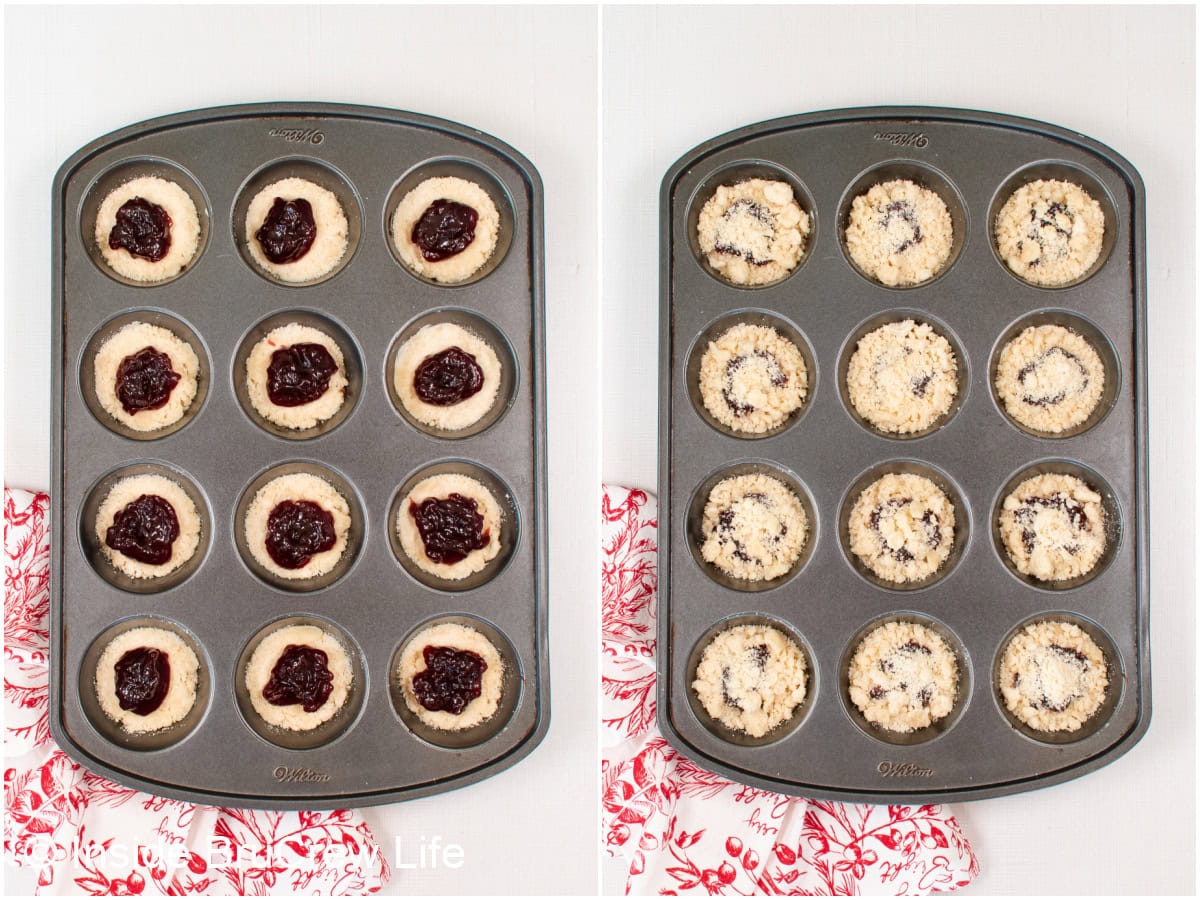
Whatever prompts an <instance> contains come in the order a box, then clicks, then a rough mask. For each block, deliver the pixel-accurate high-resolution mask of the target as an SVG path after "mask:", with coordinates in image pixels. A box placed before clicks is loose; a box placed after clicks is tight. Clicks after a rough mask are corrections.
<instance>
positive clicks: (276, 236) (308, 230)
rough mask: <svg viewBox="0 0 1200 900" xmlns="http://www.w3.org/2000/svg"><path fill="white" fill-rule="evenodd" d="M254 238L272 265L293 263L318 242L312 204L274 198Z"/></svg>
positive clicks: (297, 200) (300, 200)
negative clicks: (315, 241)
mask: <svg viewBox="0 0 1200 900" xmlns="http://www.w3.org/2000/svg"><path fill="white" fill-rule="evenodd" d="M254 236H255V237H256V238H258V243H259V246H261V247H262V251H263V256H265V257H266V258H267V259H269V260H270V261H271V262H273V263H275V265H277V266H278V265H281V264H283V263H290V262H295V261H296V260H298V259H300V258H301V257H303V256H304V254H305V253H307V252H308V251H309V248H311V247H312V245H313V241H314V240H316V238H317V223H316V220H315V219H313V211H312V204H311V203H309V202H308V201H307V200H305V199H304V198H303V197H298V198H297V199H295V200H284V199H283V198H282V197H276V198H275V202H274V203H273V204H272V205H271V209H270V211H269V212H268V213H267V217H266V218H265V219H263V223H262V227H260V228H259V229H258V232H257V233H256V234H255V235H254Z"/></svg>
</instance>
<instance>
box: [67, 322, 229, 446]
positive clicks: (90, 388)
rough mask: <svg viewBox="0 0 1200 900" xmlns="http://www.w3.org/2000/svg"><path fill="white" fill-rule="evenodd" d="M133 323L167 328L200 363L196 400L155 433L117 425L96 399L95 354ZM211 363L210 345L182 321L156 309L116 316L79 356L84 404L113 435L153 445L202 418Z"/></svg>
mask: <svg viewBox="0 0 1200 900" xmlns="http://www.w3.org/2000/svg"><path fill="white" fill-rule="evenodd" d="M134 322H144V323H146V324H147V325H156V326H158V327H159V328H165V329H166V330H167V331H169V332H171V333H172V334H174V335H175V336H176V337H177V338H179V339H180V340H181V341H183V342H184V343H185V344H187V345H188V346H189V347H191V348H192V350H193V351H194V352H195V354H196V360H197V361H198V363H199V367H198V368H197V371H196V396H195V397H193V398H192V402H191V404H189V406H188V408H187V410H186V411H184V414H183V416H182V417H181V418H180V419H179V420H178V421H177V422H172V423H171V424H170V425H164V426H163V427H162V428H157V429H155V430H154V431H135V430H134V429H132V428H130V427H129V426H128V425H126V424H125V423H124V422H118V421H117V420H116V419H114V418H113V417H112V416H111V415H109V413H108V410H106V409H105V408H104V407H103V405H101V403H100V398H99V397H97V396H96V354H97V353H99V352H100V348H101V347H103V346H104V344H105V343H106V342H107V341H108V340H109V339H110V338H111V337H112V336H113V335H115V334H116V333H117V332H118V331H120V330H121V329H122V328H124V327H125V326H127V325H130V324H132V323H134ZM211 359H212V358H211V355H210V354H209V351H208V345H207V344H205V343H204V341H203V340H202V339H201V337H200V335H199V334H198V333H197V332H196V330H195V329H194V328H192V326H191V325H189V324H188V323H187V322H185V321H184V320H183V319H180V318H179V317H178V316H176V315H174V314H173V313H168V312H165V311H164V310H161V309H157V308H154V307H138V308H136V309H131V310H127V311H125V312H122V313H120V314H118V315H115V316H113V317H112V318H111V319H109V320H108V321H106V322H104V323H102V324H101V325H100V326H99V327H98V328H97V329H96V330H95V331H94V332H92V336H91V337H89V338H88V340H87V343H86V344H84V347H83V352H82V353H81V354H80V356H79V390H80V393H81V394H82V395H83V403H84V405H85V406H86V407H87V408H88V412H90V413H91V414H92V416H93V417H94V418H95V419H96V421H97V422H99V423H100V424H101V425H103V426H104V427H105V428H107V429H108V430H109V431H111V432H112V433H113V434H118V435H120V436H121V437H125V438H129V439H130V440H134V441H154V440H158V439H159V438H164V437H166V436H167V435H170V434H174V433H175V432H177V431H179V430H180V429H182V428H184V427H185V426H186V425H188V423H190V422H191V421H192V420H193V419H194V418H196V416H198V415H199V414H200V411H201V409H202V408H203V407H204V401H205V400H207V399H208V386H209V384H210V383H211V382H212V361H211Z"/></svg>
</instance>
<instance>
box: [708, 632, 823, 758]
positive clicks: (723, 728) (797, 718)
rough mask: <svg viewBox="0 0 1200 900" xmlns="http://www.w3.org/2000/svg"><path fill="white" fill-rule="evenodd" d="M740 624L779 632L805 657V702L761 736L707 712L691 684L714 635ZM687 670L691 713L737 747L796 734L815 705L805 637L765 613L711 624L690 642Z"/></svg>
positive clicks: (816, 683)
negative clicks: (760, 626) (750, 733)
mask: <svg viewBox="0 0 1200 900" xmlns="http://www.w3.org/2000/svg"><path fill="white" fill-rule="evenodd" d="M739 625H763V626H766V627H769V628H774V629H776V630H777V631H780V632H782V633H783V634H784V635H786V636H787V637H788V638H790V639H791V640H792V641H793V643H795V645H796V646H797V647H798V648H800V655H801V656H802V657H803V658H804V671H805V688H804V702H803V703H801V704H800V705H799V706H798V707H796V708H795V709H794V710H792V715H791V717H790V718H789V719H787V721H785V722H781V723H780V724H779V725H777V726H775V728H773V729H771V731H769V732H767V733H766V734H764V735H762V736H761V737H752V736H751V735H749V734H747V733H746V732H744V731H741V730H738V729H734V728H730V727H729V726H728V725H726V724H725V723H723V722H721V721H719V720H717V719H714V718H713V717H712V716H711V715H709V713H708V710H707V709H705V708H704V704H703V703H701V702H700V698H699V697H698V696H697V694H696V690H695V688H693V687H692V683H693V682H694V681H695V680H696V670H697V669H698V668H699V667H700V660H701V659H702V658H703V656H704V651H705V650H706V649H707V648H708V645H709V644H711V643H712V642H713V640H714V639H715V638H716V637H717V635H719V634H721V633H722V632H724V631H728V630H729V629H730V628H736V627H738V626H739ZM686 673H687V677H686V683H687V699H688V706H689V708H690V709H691V711H692V715H694V716H695V717H696V720H697V721H698V722H699V723H700V724H701V725H703V726H704V727H705V728H706V729H707V730H708V731H709V732H711V733H712V734H713V735H714V736H715V737H718V738H720V739H721V740H722V741H725V742H727V743H730V744H736V745H737V746H739V747H765V746H767V745H768V744H774V743H777V742H778V741H782V740H784V739H785V738H787V737H789V736H791V735H792V734H793V733H795V732H796V730H797V729H799V728H800V727H801V726H803V725H804V723H805V721H807V719H808V715H809V713H810V712H811V711H812V709H813V707H815V706H816V705H817V704H816V701H817V692H818V690H819V688H820V681H821V680H820V672H819V670H818V668H817V662H816V658H815V657H814V656H813V654H812V650H811V649H810V647H809V645H808V641H807V640H805V638H804V636H803V635H802V634H800V632H799V631H797V630H796V629H795V628H794V627H793V626H792V625H790V624H788V623H787V622H784V621H783V620H782V619H777V618H775V617H774V616H770V615H767V614H766V613H740V614H738V615H733V616H729V617H727V618H724V619H722V620H720V621H719V622H717V623H715V624H714V625H712V627H710V628H709V629H708V630H707V631H705V632H704V634H702V635H701V636H700V639H699V640H698V641H696V643H695V644H693V645H692V650H691V652H690V653H689V654H688V658H687V669H686Z"/></svg>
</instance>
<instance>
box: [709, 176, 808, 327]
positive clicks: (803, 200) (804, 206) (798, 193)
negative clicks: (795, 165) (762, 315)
mask: <svg viewBox="0 0 1200 900" xmlns="http://www.w3.org/2000/svg"><path fill="white" fill-rule="evenodd" d="M752 178H762V179H763V180H765V181H784V182H787V183H788V184H789V185H791V187H792V194H793V195H794V197H795V200H796V203H797V204H798V205H799V207H800V209H801V210H803V211H804V213H805V214H806V215H807V216H808V235H807V236H806V237H805V238H804V248H803V253H802V255H801V256H800V261H799V262H797V263H796V265H795V266H794V267H793V268H792V269H791V271H789V272H788V273H787V274H786V275H784V276H783V277H782V278H780V279H777V280H775V281H772V282H769V283H767V284H735V283H734V282H732V281H730V280H729V279H727V278H726V277H725V276H724V275H722V274H721V273H720V272H718V271H717V270H716V269H714V268H713V267H712V266H711V265H709V262H708V259H707V257H706V255H705V253H704V251H703V250H702V249H701V248H700V239H699V233H698V229H699V225H700V211H701V210H703V209H704V205H705V204H706V203H708V201H709V200H710V199H712V196H713V194H715V193H716V192H717V188H719V187H721V186H722V185H734V184H739V183H740V182H743V181H749V180H750V179H752ZM818 236H819V232H818V221H817V206H816V203H815V202H814V201H813V198H812V194H811V193H810V192H809V190H808V187H807V185H805V183H804V182H803V181H801V180H800V178H799V176H797V175H796V174H795V173H793V172H791V171H789V170H788V169H785V168H784V167H783V166H780V165H778V164H776V163H772V162H767V161H766V160H762V159H746V160H739V161H737V162H731V163H728V164H726V165H724V166H721V167H720V168H718V169H716V170H714V171H713V172H712V173H711V174H710V175H709V176H708V177H707V178H705V179H704V180H703V181H701V182H700V184H699V185H697V187H696V189H695V191H693V192H692V196H691V197H690V198H689V199H688V205H687V241H688V246H689V247H691V249H692V255H693V256H694V257H695V259H696V264H697V265H698V266H700V268H701V269H703V270H704V271H705V272H706V273H707V274H708V275H710V276H711V277H712V278H714V279H716V280H717V281H718V282H719V283H720V284H722V285H724V286H725V287H728V288H733V289H735V290H751V291H752V290H762V289H766V288H774V287H778V286H779V285H781V284H783V283H784V282H785V281H788V280H789V279H790V278H791V277H792V276H793V275H795V274H796V273H797V272H799V271H800V270H801V269H803V268H804V265H805V263H807V262H808V261H809V259H811V258H812V255H813V247H815V246H816V242H817V238H818ZM731 324H733V323H731Z"/></svg>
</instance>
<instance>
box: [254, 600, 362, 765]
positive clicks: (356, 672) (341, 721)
mask: <svg viewBox="0 0 1200 900" xmlns="http://www.w3.org/2000/svg"><path fill="white" fill-rule="evenodd" d="M291 625H312V626H315V627H317V628H320V629H321V630H322V631H325V632H327V633H328V634H330V635H332V636H333V637H334V638H335V639H336V640H337V641H338V643H339V644H341V645H342V649H344V650H345V651H346V656H347V658H348V659H349V661H350V670H351V682H350V689H349V694H348V696H347V697H346V702H345V704H344V705H343V706H342V708H341V709H339V710H338V711H337V713H335V714H334V716H333V718H331V719H328V720H327V721H325V722H322V723H321V724H320V725H318V726H317V727H316V728H311V729H309V730H308V731H291V730H289V729H287V728H281V727H279V726H277V725H272V724H270V723H269V722H267V721H265V720H264V719H263V718H262V716H260V715H259V714H258V712H257V711H256V710H255V709H254V704H253V702H252V701H251V699H250V691H249V689H248V688H247V687H246V667H247V666H248V665H249V664H250V658H251V657H252V656H253V655H254V651H255V650H256V649H258V645H259V644H261V643H262V642H263V641H264V640H265V639H266V638H267V637H268V636H270V635H271V634H273V633H274V632H276V631H278V630H279V629H281V628H287V627H288V626H291ZM231 677H232V678H233V695H234V698H235V699H236V700H237V706H238V711H239V712H240V713H241V714H242V719H243V720H244V721H245V723H246V726H247V727H248V728H249V729H250V730H251V731H253V732H254V733H255V734H257V735H258V736H259V737H260V738H262V739H263V740H264V741H266V742H267V743H269V744H274V745H275V746H277V747H282V748H283V749H285V750H312V749H314V748H316V747H324V746H326V745H327V744H331V743H333V742H334V741H336V740H337V739H338V738H340V737H341V736H342V735H344V734H346V733H347V732H348V731H349V730H350V729H352V728H353V727H354V726H355V725H356V724H357V723H358V720H359V718H360V713H361V712H362V708H363V704H364V703H365V701H366V697H367V692H368V688H369V685H368V683H367V668H366V663H365V661H364V657H363V652H362V648H361V647H359V646H358V643H357V642H356V641H355V640H354V639H353V638H352V637H351V636H350V634H349V632H347V631H346V630H345V629H344V628H342V627H341V626H340V625H337V624H336V623H334V622H333V621H331V620H329V619H326V618H324V617H323V616H317V615H313V614H310V613H298V614H296V615H291V616H284V617H282V618H279V619H275V620H273V621H271V622H268V623H267V624H266V625H264V626H263V627H262V628H260V629H259V630H258V631H256V632H255V633H254V635H253V636H252V637H251V638H250V640H249V641H247V642H246V645H245V646H244V647H243V648H242V652H241V653H240V654H239V655H238V658H237V664H236V665H235V666H234V670H233V672H232V673H231Z"/></svg>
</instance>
